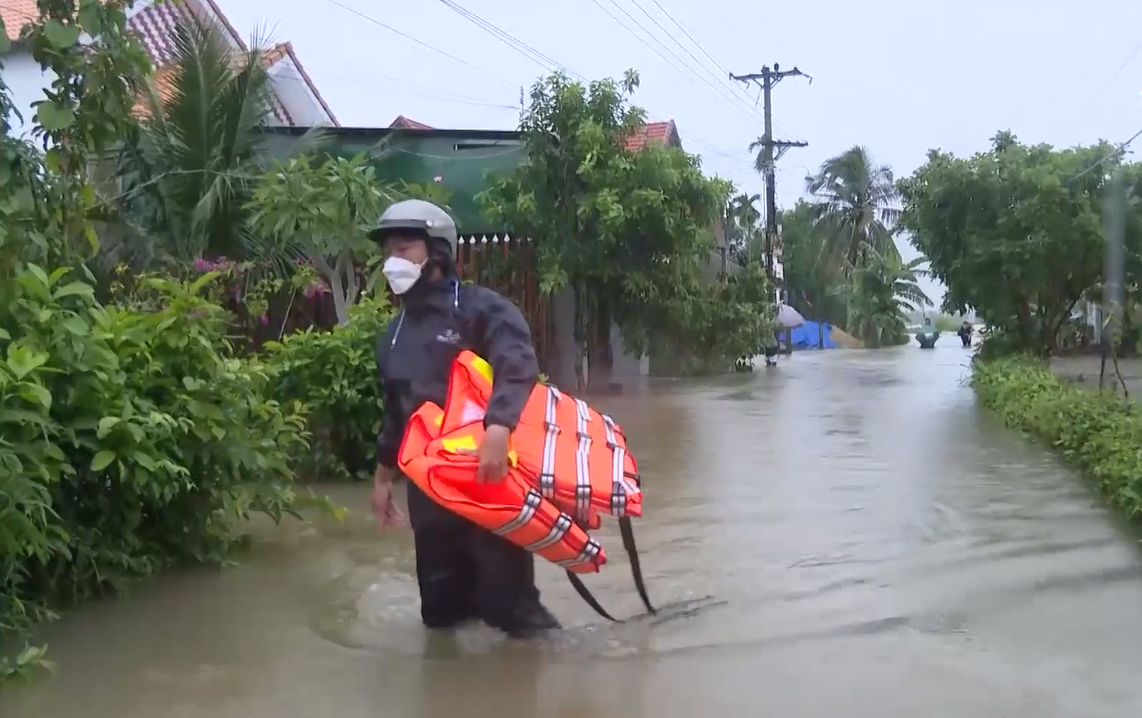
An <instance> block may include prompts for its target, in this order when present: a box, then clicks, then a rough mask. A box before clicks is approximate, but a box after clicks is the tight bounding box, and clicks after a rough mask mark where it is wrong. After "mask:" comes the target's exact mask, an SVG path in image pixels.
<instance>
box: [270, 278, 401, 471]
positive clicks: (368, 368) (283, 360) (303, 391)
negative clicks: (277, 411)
mask: <svg viewBox="0 0 1142 718" xmlns="http://www.w3.org/2000/svg"><path fill="white" fill-rule="evenodd" d="M393 315H394V309H393V307H392V305H391V304H389V303H388V301H387V300H386V299H380V300H376V299H371V298H367V299H364V300H362V301H361V302H360V303H358V304H357V305H355V306H353V307H351V308H350V310H349V322H348V323H347V324H343V325H338V326H337V327H334V329H333V330H332V331H319V330H313V329H310V330H307V331H305V332H299V333H297V334H290V335H287V336H285V337H283V338H282V340H281V341H280V342H270V343H268V344H267V345H266V357H265V359H266V362H267V363H268V364H269V366H270V367H272V369H273V374H274V377H275V378H274V383H273V395H274V396H276V397H279V398H281V399H283V400H289V401H300V402H302V403H304V404H305V405H306V407H307V409H308V414H309V427H310V430H311V431H312V433H313V434H314V436H315V437H316V438H315V440H314V442H313V451H312V455H310V456H306V457H302V461H301V462H300V466H301V467H302V470H303V471H304V472H305V473H307V474H309V475H311V476H315V477H320V478H323V479H329V478H338V479H350V478H352V477H354V476H362V475H371V474H372V472H373V469H374V468H375V466H376V463H375V461H376V438H377V431H378V429H379V428H380V422H381V415H382V406H381V396H380V394H379V392H378V386H377V337H378V336H379V335H380V333H381V331H382V330H383V329H384V327H385V325H386V324H388V322H389V321H390V320H391V319H392V317H393Z"/></svg>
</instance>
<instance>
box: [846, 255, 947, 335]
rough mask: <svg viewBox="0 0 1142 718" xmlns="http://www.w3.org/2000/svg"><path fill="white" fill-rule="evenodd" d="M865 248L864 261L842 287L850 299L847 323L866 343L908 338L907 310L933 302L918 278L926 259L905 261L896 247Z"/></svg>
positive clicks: (924, 273)
mask: <svg viewBox="0 0 1142 718" xmlns="http://www.w3.org/2000/svg"><path fill="white" fill-rule="evenodd" d="M866 249H867V252H866V253H865V255H864V259H865V263H864V264H863V265H862V266H860V267H857V268H855V269H853V271H852V273H851V276H850V282H849V283H848V284H845V285H843V289H842V290H841V291H840V293H842V294H845V295H846V298H847V299H848V307H849V321H848V325H849V327H850V328H851V329H852V330H854V331H855V333H856V334H857V335H858V336H859V337H860V339H861V340H862V341H864V342H865V344H866V345H867V346H870V347H878V346H884V345H886V344H896V343H900V342H902V341H905V340H906V338H907V337H906V334H905V321H904V320H905V317H906V316H907V314H908V313H909V312H911V311H914V310H916V309H919V308H921V307H930V306H932V300H931V299H930V298H929V297H928V295H927V294H925V293H924V290H922V289H921V288H920V285H919V283H918V282H917V280H918V279H919V278H920V277H923V276H926V275H927V270H924V269H921V268H920V265H921V264H923V263H925V262H926V261H927V259H926V258H925V257H918V258H916V259H914V260H912V261H911V262H908V263H905V262H904V261H903V260H902V259H901V258H900V255H899V253H897V252H895V251H894V252H891V253H888V254H881V253H880V252H878V251H876V250H873V249H870V248H866ZM893 249H895V246H894V247H893Z"/></svg>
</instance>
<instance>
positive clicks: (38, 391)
mask: <svg viewBox="0 0 1142 718" xmlns="http://www.w3.org/2000/svg"><path fill="white" fill-rule="evenodd" d="M18 393H19V394H20V396H21V397H23V398H24V399H26V400H27V401H30V402H32V403H33V404H39V405H40V406H42V407H44V408H45V409H50V408H52V393H51V392H50V391H48V390H47V389H46V388H44V387H43V386H41V385H39V384H30V383H24V384H21V385H20V389H19V391H18Z"/></svg>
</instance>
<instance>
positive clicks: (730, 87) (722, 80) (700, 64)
mask: <svg viewBox="0 0 1142 718" xmlns="http://www.w3.org/2000/svg"><path fill="white" fill-rule="evenodd" d="M631 2H632V3H634V6H635V7H637V8H638V9H639V10H641V11H642V14H643V15H646V16H647V17H648V18H650V21H651V22H653V23H654V24H655V26H657V27H658V29H659V30H662V32H664V33H665V34H666V37H668V38H670V39H671V40H673V41H674V44H675V45H677V46H678V47H680V48H682V51H683V52H685V53H686V54H687V55H689V56H690V58H691V59H692V60H694V62H696V63H698V67H700V68H702V69H703V70H705V71H706V72H707V73H709V74H710V76H711V77H713V78H714V80H715V81H716V82H718V83H719V85H718V86H719V87H725V88H727V89H728V90H729V91H730V96H731V97H732V98H733V99H735V100H737V101H738V102H740V103H744V104H745V106H746V107H747V109H750V110H751V111H752V110H753V109H754V108H753V107H751V106H750V104H749V103H748V102H746V101H745V100H743V99H742V98H741V96H740V95H738V94H737V92H736V90H737V88H735V87H734V86H733V85H730V84H727V83H726V77H727V76H728V75H729V74H730V72H729V70H725V69H723V70H722V74H720V75H719V74H718V73H716V72H714V71H713V70H711V69H710V68H709V67H707V66H706V64H705V63H704V62H702V60H700V59H698V57H697V56H696V55H695V54H694V53H692V52H690V48H688V47H686V45H685V44H683V43H682V42H680V41H679V40H678V38H676V37H674V35H673V34H671V32H670V31H669V30H667V29H666V28H665V27H663V26H662V23H660V22H658V19H657V18H655V17H654V15H651V14H650V12H649V11H647V9H646V8H645V7H643V6H642V5H641V4H640V3H639V1H638V0H631ZM652 2H654V4H655V5H656V6H657V7H658V9H659V10H661V11H662V12H663V13H664V14H665V15H666V16H667V17H668V18H670V20H671V22H673V23H674V24H675V25H678V21H677V20H675V19H674V18H673V17H671V16H670V13H668V12H666V10H665V9H664V8H663V7H662V6H661V5H659V4H658V0H652ZM678 27H679V28H680V29H681V30H682V32H684V33H686V37H688V38H690V42H692V43H694V44H695V45H697V46H698V49H699V50H702V52H704V53H705V54H706V57H710V54H709V53H708V52H706V51H705V50H703V49H702V46H701V45H700V44H698V42H697V41H696V40H694V38H693V37H692V36H691V35H690V33H688V32H686V28H684V27H682V26H681V25H678ZM675 57H677V55H675ZM710 59H711V60H713V58H710ZM714 65H715V66H717V67H721V66H720V65H718V62H717V61H716V60H714Z"/></svg>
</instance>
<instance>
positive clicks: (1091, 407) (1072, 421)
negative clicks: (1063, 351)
mask: <svg viewBox="0 0 1142 718" xmlns="http://www.w3.org/2000/svg"><path fill="white" fill-rule="evenodd" d="M972 383H973V385H974V387H975V390H976V393H977V394H978V395H979V397H980V399H981V400H982V401H983V403H984V405H986V406H988V407H989V408H991V409H992V410H994V411H995V412H996V413H998V414H999V415H1000V416H1001V417H1002V418H1003V420H1004V422H1005V423H1006V424H1007V425H1009V426H1012V427H1015V428H1017V429H1020V430H1022V431H1024V432H1026V433H1027V434H1029V435H1031V436H1032V437H1034V438H1036V439H1038V440H1040V441H1042V442H1043V443H1045V444H1048V445H1050V446H1054V447H1056V448H1057V449H1058V450H1059V451H1061V452H1062V455H1063V457H1064V459H1066V461H1067V462H1069V463H1070V464H1072V465H1073V466H1075V467H1077V468H1079V469H1081V470H1083V471H1085V472H1086V473H1088V474H1089V475H1091V476H1093V477H1094V478H1095V480H1097V481H1098V485H1099V488H1100V489H1101V490H1102V492H1103V493H1104V494H1105V495H1106V496H1107V497H1108V498H1109V500H1110V501H1111V503H1112V504H1114V505H1115V506H1116V507H1118V508H1119V509H1121V510H1122V511H1124V512H1125V513H1126V514H1127V515H1128V516H1130V517H1131V518H1137V517H1138V516H1139V515H1142V416H1139V413H1138V407H1137V405H1136V404H1134V403H1133V402H1130V401H1129V400H1127V399H1124V398H1121V397H1117V396H1113V395H1110V394H1103V393H1095V392H1092V391H1088V390H1084V389H1080V388H1078V387H1076V386H1074V385H1072V384H1070V383H1068V382H1066V381H1064V380H1062V379H1059V378H1058V377H1057V376H1055V375H1054V373H1052V372H1051V370H1050V368H1048V367H1047V366H1046V365H1045V364H1044V363H1042V362H1040V361H1037V360H1034V359H1029V358H1026V357H1007V358H1002V359H995V360H992V361H980V360H976V361H975V362H974V363H973V365H972Z"/></svg>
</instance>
